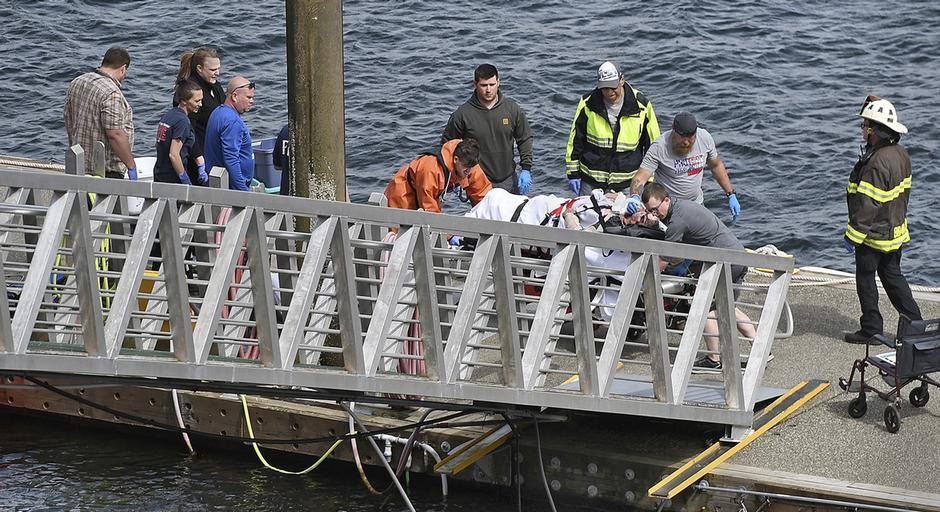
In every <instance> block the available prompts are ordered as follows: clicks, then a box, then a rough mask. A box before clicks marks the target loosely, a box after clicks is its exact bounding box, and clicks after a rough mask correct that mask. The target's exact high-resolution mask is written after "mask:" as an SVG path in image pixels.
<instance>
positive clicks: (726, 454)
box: [648, 380, 829, 499]
mask: <svg viewBox="0 0 940 512" xmlns="http://www.w3.org/2000/svg"><path fill="white" fill-rule="evenodd" d="M827 387H829V381H825V380H808V381H803V382H801V383H799V384H797V385H796V386H794V387H793V388H792V389H790V390H789V391H787V392H786V394H784V395H782V396H780V397H779V398H777V400H775V401H774V402H773V403H771V404H770V405H768V406H767V407H765V408H764V410H762V411H761V412H760V413H758V414H757V416H755V417H754V431H753V432H752V433H751V434H750V435H748V436H747V437H745V438H744V439H743V440H741V442H739V443H734V444H731V443H727V442H723V441H719V442H717V443H715V444H713V445H711V446H710V447H708V449H706V450H705V451H704V452H702V453H700V454H699V455H698V456H696V457H694V458H693V459H692V460H690V461H689V462H687V463H686V464H685V465H683V466H682V467H681V468H679V469H677V470H676V471H674V472H673V473H672V474H670V475H669V476H667V477H666V478H664V479H663V480H662V481H661V482H659V483H658V484H656V485H654V486H653V487H650V489H649V491H648V492H649V495H650V496H651V497H654V498H663V499H671V498H673V497H674V496H675V495H677V494H679V493H680V492H682V491H684V490H685V489H686V488H687V487H689V486H690V485H692V484H694V483H695V482H697V481H698V480H699V479H700V478H702V477H703V476H705V475H706V474H708V473H709V472H710V471H711V470H713V469H715V467H717V466H718V465H719V464H721V463H722V462H724V461H726V460H728V459H729V458H731V456H732V455H734V454H735V453H738V452H739V451H741V450H743V449H744V447H745V446H747V445H748V444H750V443H751V441H753V440H755V439H757V438H758V437H760V436H762V435H763V434H764V432H767V431H768V430H770V429H771V428H772V427H773V426H774V425H776V424H777V423H780V422H781V421H783V420H784V419H785V418H787V417H788V416H789V415H790V414H792V413H793V412H795V411H796V410H797V409H799V408H800V407H803V406H804V405H806V403H807V402H809V401H810V400H812V398H813V397H815V396H816V395H818V394H819V393H821V392H822V391H823V390H824V389H826V388H827Z"/></svg>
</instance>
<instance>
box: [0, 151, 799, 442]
mask: <svg viewBox="0 0 940 512" xmlns="http://www.w3.org/2000/svg"><path fill="white" fill-rule="evenodd" d="M0 191H2V197H3V201H2V202H0V370H3V371H37V372H58V373H72V374H87V375H107V376H135V377H139V376H147V377H153V378H158V379H159V378H174V379H192V380H210V381H220V382H237V383H241V384H248V385H258V386H270V385H280V386H304V387H312V388H322V389H331V390H344V391H347V392H349V393H375V394H382V393H388V394H395V395H407V396H411V397H413V398H414V399H422V400H427V401H432V402H433V401H442V400H444V401H453V400H469V401H479V402H487V403H494V402H495V403H503V404H512V405H518V406H538V407H556V408H564V409H571V410H583V411H598V412H608V413H617V414H629V415H641V416H652V417H668V418H673V419H684V420H693V421H703V422H712V423H721V424H727V425H733V426H736V427H740V428H746V427H748V426H749V425H750V422H751V419H752V415H753V407H754V400H755V396H756V395H755V393H756V391H757V390H758V388H759V386H760V383H761V379H762V377H763V371H764V366H765V362H766V359H767V357H768V355H769V354H770V350H771V346H772V344H773V339H774V333H775V332H776V330H777V323H778V321H779V318H780V314H781V311H782V308H783V305H784V300H785V298H786V293H787V288H788V286H789V279H790V274H791V272H792V268H793V262H792V260H790V259H787V258H779V257H773V256H766V255H756V254H746V253H739V252H734V251H726V250H718V249H709V248H701V247H688V246H684V245H679V244H671V243H664V242H656V241H650V240H641V239H633V238H627V237H618V236H611V235H601V234H595V233H582V232H572V231H565V230H560V229H555V228H548V227H540V226H524V225H519V224H510V223H502V222H492V221H482V220H478V219H467V218H462V217H453V216H447V215H434V214H429V213H424V212H410V211H402V210H392V209H387V208H378V207H373V206H367V205H356V204H348V203H331V202H324V201H314V200H302V199H297V198H282V197H275V196H266V195H263V194H246V193H240V192H231V191H222V190H216V189H208V188H196V187H183V186H175V185H166V184H150V183H135V182H127V181H121V180H109V179H95V178H89V177H84V176H70V175H64V176H63V175H59V174H43V173H30V172H20V171H10V170H2V169H0ZM135 197H136V198H142V199H143V204H142V206H141V207H140V211H139V212H133V213H132V212H130V211H128V206H127V204H128V199H129V198H135ZM300 218H306V219H309V221H310V225H311V226H312V227H311V230H310V232H309V233H304V232H298V231H294V230H293V228H292V226H293V225H294V224H295V221H296V220H297V219H300ZM390 233H392V234H390ZM453 233H459V234H461V235H463V236H464V237H468V238H476V239H477V240H478V243H477V245H476V247H475V249H473V250H456V249H453V248H450V247H448V246H447V244H446V242H445V240H446V237H447V236H448V235H450V234H453ZM589 248H603V249H604V250H607V251H622V252H625V253H629V254H630V255H631V258H630V262H629V264H628V265H626V267H625V268H615V269H611V268H604V267H597V266H594V265H592V264H591V263H590V262H589V258H587V257H586V250H587V249H589ZM664 259H692V260H695V261H698V262H701V265H702V271H701V273H700V274H699V277H698V278H696V279H693V278H687V277H681V278H680V277H673V276H666V275H663V274H661V273H660V263H661V262H662V261H663V260H664ZM731 265H747V266H755V267H760V268H764V269H770V270H771V271H772V272H773V275H772V277H771V278H770V282H769V283H768V284H769V286H768V287H766V288H762V289H759V290H757V291H747V292H746V293H744V294H743V295H741V297H742V298H741V299H739V300H735V287H736V286H737V285H735V284H734V283H732V282H731ZM683 287H684V288H685V291H684V292H681V293H680V292H676V291H675V290H674V289H676V288H677V289H681V288H683ZM605 291H613V292H614V293H613V294H606V295H605V294H604V293H603V292H605ZM604 296H611V297H616V300H615V302H614V303H611V304H602V302H603V301H604V300H607V299H602V297H604ZM611 300H612V299H611ZM670 302H671V303H682V302H684V303H686V304H688V306H689V307H688V313H683V312H682V310H681V309H675V308H670V307H667V306H666V304H667V303H670ZM605 307H606V308H608V309H609V311H611V312H612V313H611V314H610V315H609V317H607V318H606V319H605V318H604V316H603V315H600V314H599V311H600V309H601V308H605ZM735 307H738V308H740V309H743V310H747V311H748V313H749V314H750V316H751V317H752V318H757V321H756V322H755V326H756V331H757V336H756V337H755V338H754V339H746V338H744V337H742V336H740V335H739V334H738V332H737V330H736V329H735V328H734V326H735V313H734V310H735ZM710 310H714V317H715V318H716V319H717V322H718V324H719V327H720V329H719V339H720V344H721V350H720V355H721V357H722V359H723V360H724V361H725V365H724V367H725V370H724V372H723V373H722V374H720V375H717V376H713V377H712V379H713V383H714V384H717V385H720V387H721V390H722V391H721V394H722V395H723V398H722V399H719V400H718V401H717V402H716V401H714V400H712V401H707V400H703V399H701V398H700V397H699V394H698V392H697V391H696V390H698V389H699V387H697V386H699V385H700V381H699V380H698V377H697V376H694V375H693V374H692V364H693V362H694V361H695V359H696V358H697V357H700V356H701V355H702V354H703V353H705V351H704V349H703V343H702V340H703V333H704V332H705V327H706V326H705V324H706V320H707V318H708V314H709V311H710ZM741 361H746V368H745V370H744V371H743V372H742V371H740V370H739V368H740V367H741V366H740V362H741ZM625 375H626V376H627V378H628V380H631V381H632V382H634V383H636V382H639V383H641V384H642V385H641V386H640V387H639V388H637V387H636V386H634V387H630V388H628V389H626V390H625V388H623V387H622V386H621V385H620V384H619V383H621V382H622V379H623V378H624V376H625ZM573 376H577V384H576V385H567V386H560V384H561V383H562V382H563V381H565V380H567V379H570V378H571V377H573ZM618 379H620V380H618Z"/></svg>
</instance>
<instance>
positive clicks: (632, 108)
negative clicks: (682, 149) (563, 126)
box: [565, 84, 660, 190]
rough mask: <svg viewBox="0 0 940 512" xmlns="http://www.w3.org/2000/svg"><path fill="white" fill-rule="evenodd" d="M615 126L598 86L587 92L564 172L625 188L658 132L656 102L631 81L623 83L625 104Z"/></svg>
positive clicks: (577, 115)
mask: <svg viewBox="0 0 940 512" xmlns="http://www.w3.org/2000/svg"><path fill="white" fill-rule="evenodd" d="M617 121H618V122H617V123H615V126H611V124H610V121H608V119H607V106H606V105H605V104H604V96H603V94H602V93H601V91H600V90H599V89H595V90H594V91H592V92H591V93H590V94H586V95H584V96H583V97H582V98H581V101H580V102H578V109H577V111H576V112H575V115H574V121H573V122H572V124H571V133H570V134H569V135H568V148H567V151H566V152H565V173H566V174H567V177H568V179H572V178H581V179H583V180H585V181H586V182H588V183H589V184H590V185H592V186H594V187H595V188H598V187H603V188H605V189H613V190H622V189H624V188H626V187H628V186H629V185H630V180H631V179H633V175H634V174H636V171H637V169H639V168H640V164H641V163H642V162H643V155H645V154H646V150H647V149H649V147H650V144H651V143H652V142H653V141H654V140H656V139H657V138H658V137H659V135H660V133H659V123H658V122H657V121H656V114H655V113H654V112H653V104H652V102H650V101H649V100H648V99H647V98H646V96H645V95H644V94H643V93H641V92H640V91H637V90H636V89H634V88H633V87H632V86H630V85H629V84H624V95H623V107H621V109H620V114H619V116H618V118H617Z"/></svg>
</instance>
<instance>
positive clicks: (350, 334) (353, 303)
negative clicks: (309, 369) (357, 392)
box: [325, 218, 365, 375]
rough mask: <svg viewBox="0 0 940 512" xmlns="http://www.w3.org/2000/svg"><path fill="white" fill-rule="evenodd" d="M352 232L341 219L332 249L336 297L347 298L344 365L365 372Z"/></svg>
mask: <svg viewBox="0 0 940 512" xmlns="http://www.w3.org/2000/svg"><path fill="white" fill-rule="evenodd" d="M329 220H330V219H327V221H325V222H328V221H329ZM349 231H350V228H349V224H348V223H347V221H346V219H345V218H339V219H337V222H336V228H335V229H334V230H333V236H332V237H330V239H331V243H330V250H331V251H332V253H333V282H334V283H335V287H336V296H337V297H342V298H344V299H343V300H340V301H339V303H338V304H337V311H338V313H339V325H340V326H341V329H340V331H341V337H342V343H343V365H344V366H345V368H346V371H347V372H348V373H351V374H355V375H362V374H364V373H365V358H364V355H363V351H362V341H363V340H362V323H361V322H360V320H359V311H360V310H361V307H360V305H359V299H358V298H357V297H356V291H357V290H356V271H355V264H354V263H353V251H351V250H350V240H349Z"/></svg>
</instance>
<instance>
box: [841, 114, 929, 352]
mask: <svg viewBox="0 0 940 512" xmlns="http://www.w3.org/2000/svg"><path fill="white" fill-rule="evenodd" d="M859 115H860V116H861V117H862V137H863V138H864V139H865V146H864V147H863V149H862V155H861V157H859V159H858V162H857V163H856V164H855V167H854V168H853V169H852V173H851V174H850V175H849V186H848V188H847V189H846V202H847V203H848V208H849V223H848V226H846V228H845V236H844V238H843V244H844V245H845V248H846V250H847V251H848V252H850V253H853V252H854V253H855V287H856V290H857V292H858V300H859V302H860V304H861V309H862V316H861V318H860V319H859V322H860V324H861V328H860V329H859V330H858V331H855V332H847V333H845V341H846V342H849V343H877V342H876V341H872V337H873V336H874V335H876V334H882V333H883V332H884V321H883V319H882V316H881V312H880V311H879V310H878V288H877V286H876V285H875V274H876V273H877V274H878V277H879V278H880V279H881V284H882V285H883V286H884V289H885V293H887V295H888V298H889V299H890V300H891V304H892V305H893V306H894V308H895V309H897V310H898V312H899V313H901V314H903V315H905V316H907V317H908V318H910V319H911V320H920V319H921V313H920V308H919V307H918V306H917V303H916V302H914V297H913V296H912V294H911V287H910V286H909V285H908V284H907V279H905V278H904V275H903V274H901V248H902V246H903V245H904V244H905V243H907V242H909V241H910V240H911V235H910V233H908V230H907V202H908V198H909V197H910V190H911V159H910V157H908V155H907V150H906V149H904V146H901V145H900V144H898V141H899V140H900V139H901V135H903V134H905V133H907V127H906V126H904V125H903V124H901V123H900V121H898V114H897V111H896V110H895V109H894V105H892V104H891V102H889V101H888V100H884V99H881V98H878V97H876V96H869V97H868V98H867V99H866V100H865V103H864V104H863V105H862V110H861V112H859Z"/></svg>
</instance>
